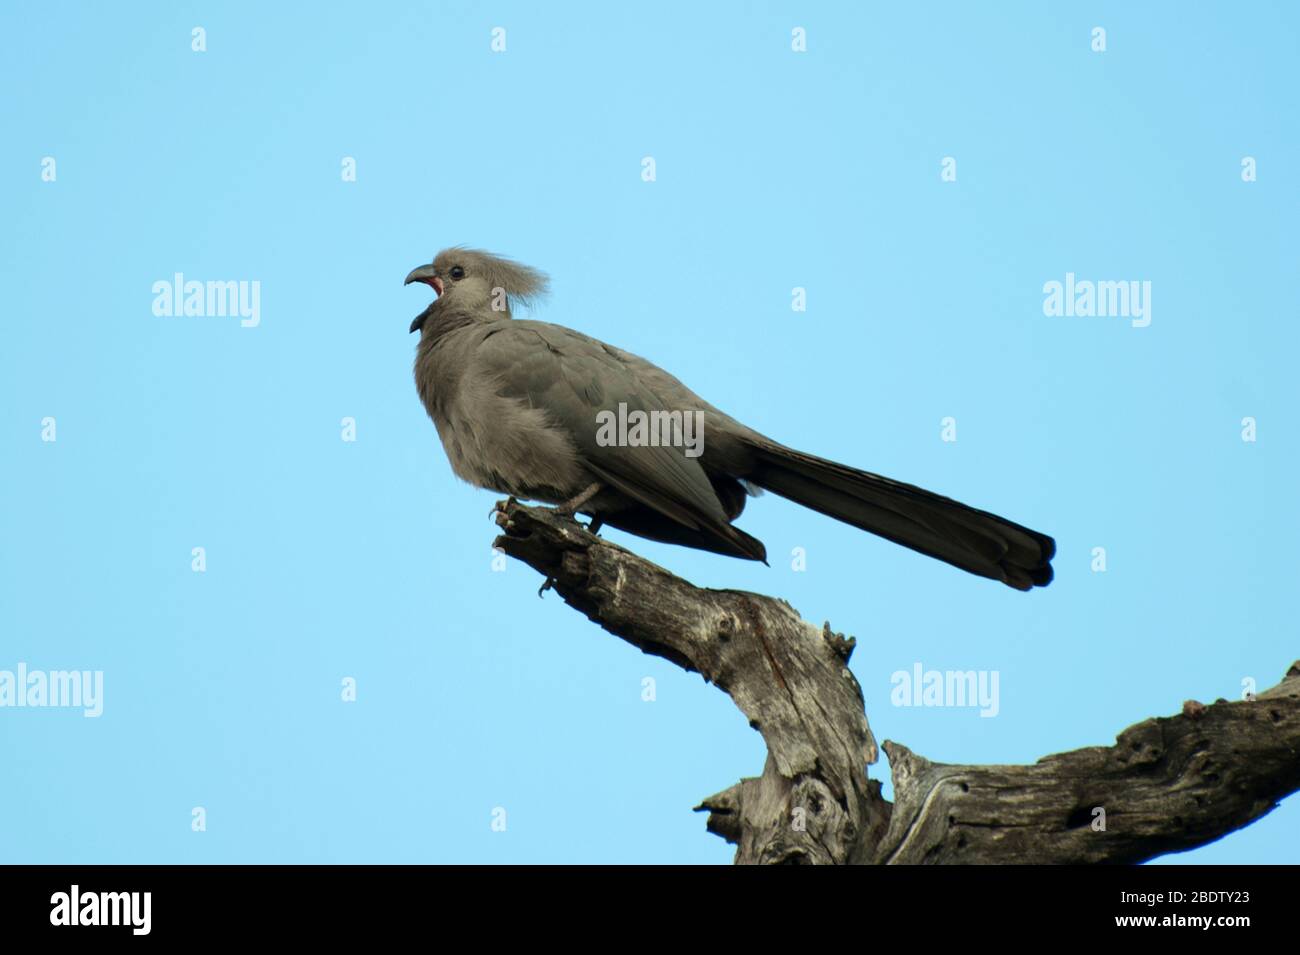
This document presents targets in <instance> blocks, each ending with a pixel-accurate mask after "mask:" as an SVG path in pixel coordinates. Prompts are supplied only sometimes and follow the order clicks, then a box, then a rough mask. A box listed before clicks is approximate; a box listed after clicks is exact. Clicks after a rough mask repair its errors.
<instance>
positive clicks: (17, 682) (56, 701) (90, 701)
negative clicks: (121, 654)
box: [0, 663, 104, 718]
mask: <svg viewBox="0 0 1300 955" xmlns="http://www.w3.org/2000/svg"><path fill="white" fill-rule="evenodd" d="M8 706H12V707H25V706H32V707H41V706H55V707H74V708H75V707H80V708H81V709H82V710H84V712H83V713H82V714H81V715H82V716H85V717H91V718H93V717H97V716H99V715H100V714H102V713H103V712H104V671H103V670H50V671H49V672H46V671H44V670H31V671H29V670H28V669H27V664H26V663H19V664H18V669H17V671H14V670H0V708H4V707H8Z"/></svg>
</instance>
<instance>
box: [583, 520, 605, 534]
mask: <svg viewBox="0 0 1300 955" xmlns="http://www.w3.org/2000/svg"><path fill="white" fill-rule="evenodd" d="M604 524H605V522H604V521H602V520H601V519H600V518H599V517H593V518H592V519H591V523H590V524H588V525H587V533H588V534H599V533H600V529H601V527H602V526H604Z"/></svg>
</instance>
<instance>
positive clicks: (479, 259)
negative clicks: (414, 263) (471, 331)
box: [405, 247, 546, 332]
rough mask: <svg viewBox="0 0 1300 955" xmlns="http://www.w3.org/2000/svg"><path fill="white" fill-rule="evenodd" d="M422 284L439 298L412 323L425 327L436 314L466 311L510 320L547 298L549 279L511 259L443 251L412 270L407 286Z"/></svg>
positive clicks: (414, 327)
mask: <svg viewBox="0 0 1300 955" xmlns="http://www.w3.org/2000/svg"><path fill="white" fill-rule="evenodd" d="M412 282H423V283H424V284H425V285H428V286H429V287H430V288H432V289H433V291H434V294H435V295H437V298H436V299H435V300H434V302H433V303H432V304H431V305H430V306H429V307H428V308H427V309H425V310H424V311H423V312H421V313H420V314H419V315H417V316H416V318H415V321H413V322H412V323H411V331H413V332H414V331H418V330H420V329H421V328H423V327H424V322H425V319H427V318H428V317H429V315H430V314H431V313H433V312H434V311H435V310H438V311H446V310H453V311H458V312H460V311H463V312H469V313H472V314H483V315H484V316H485V317H499V318H509V317H510V311H511V309H512V308H513V307H514V306H515V305H517V304H520V303H523V304H529V303H531V302H533V301H535V300H536V299H538V298H540V297H541V296H542V295H545V294H546V275H545V274H544V273H542V272H539V271H537V270H536V269H531V268H529V267H528V266H526V265H520V264H519V263H518V262H512V261H511V260H510V259H504V258H502V257H501V256H499V255H493V254H491V253H490V252H483V251H480V250H478V249H465V248H460V247H457V248H452V249H444V250H443V251H441V252H439V253H438V254H437V255H436V256H434V259H433V262H432V263H430V264H429V265H422V266H420V267H419V268H418V269H413V270H412V271H411V273H410V274H409V275H408V276H407V277H406V282H405V284H406V285H410V284H411V283H412Z"/></svg>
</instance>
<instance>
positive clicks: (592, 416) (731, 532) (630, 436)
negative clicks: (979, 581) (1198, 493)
mask: <svg viewBox="0 0 1300 955" xmlns="http://www.w3.org/2000/svg"><path fill="white" fill-rule="evenodd" d="M412 283H423V284H425V285H428V286H429V287H430V288H432V289H433V292H434V299H433V301H432V302H430V303H429V305H428V307H426V308H425V309H424V310H423V311H422V312H420V314H419V315H417V316H416V317H415V320H414V321H413V322H411V326H410V331H411V332H412V333H415V332H419V333H420V339H419V343H418V345H417V346H416V356H415V368H414V372H415V384H416V390H417V392H418V394H419V397H420V400H421V402H422V403H423V405H424V408H425V410H426V411H427V412H428V415H429V417H430V418H431V419H432V420H433V423H434V426H435V428H436V429H437V432H438V437H439V439H440V440H441V442H442V446H443V449H444V451H445V452H446V455H447V459H448V461H449V463H450V464H451V469H452V471H453V472H454V473H455V474H456V476H457V477H459V478H461V479H462V480H465V481H467V482H469V483H470V484H472V485H475V486H477V487H480V488H486V489H488V490H492V491H495V492H497V493H500V494H506V495H509V496H511V497H514V498H518V499H523V500H531V501H538V502H541V503H543V504H549V505H553V506H555V507H556V510H557V511H558V512H559V513H560V514H561V515H563V516H565V517H568V518H572V517H574V515H577V514H581V515H584V516H586V517H588V518H589V519H590V524H589V525H588V529H589V530H591V531H592V532H593V533H594V532H597V531H599V530H600V529H601V528H602V527H603V526H605V525H608V526H610V527H615V528H618V529H620V530H622V531H625V532H627V533H630V534H633V535H636V536H639V537H643V538H647V539H650V540H655V541H661V542H665V543H670V544H679V545H683V546H686V547H691V548H696V549H699V550H704V551H709V552H712V553H716V554H722V555H726V556H730V557H737V558H742V559H746V560H755V561H763V562H764V563H766V560H767V552H766V548H765V547H764V545H763V542H762V541H760V540H758V539H757V538H755V537H753V536H751V535H750V534H747V533H746V532H745V531H743V530H741V529H740V528H738V527H736V526H735V521H736V519H737V518H738V517H740V515H741V513H742V511H743V510H744V509H745V503H746V500H747V499H748V498H749V497H753V496H757V495H759V494H761V493H762V491H763V490H767V491H770V492H772V493H774V494H777V495H779V496H781V497H784V498H787V499H789V500H791V501H794V502H795V503H797V504H801V505H803V506H804V507H807V508H810V509H812V510H814V511H818V512H820V513H822V514H825V515H827V516H829V517H833V518H835V519H837V520H839V521H843V522H844V523H846V524H850V525H852V526H853V527H857V528H860V529H862V530H865V531H869V532H870V533H872V534H876V535H878V536H880V537H883V538H885V539H887V540H890V541H893V542H895V543H897V544H901V545H903V546H904V547H908V548H910V549H912V550H914V551H918V552H920V553H922V554H925V555H927V556H929V557H933V558H936V559H938V560H941V561H944V562H946V563H948V564H951V565H952V566H954V567H958V568H960V569H962V570H964V571H967V572H968V573H971V574H976V575H978V576H980V577H985V578H988V579H991V580H996V581H1001V582H1002V583H1003V584H1006V585H1007V586H1009V587H1013V588H1015V589H1016V590H1021V591H1028V590H1031V589H1032V588H1034V587H1043V586H1046V585H1047V584H1049V583H1050V582H1051V580H1052V565H1051V561H1052V557H1053V556H1054V555H1055V553H1056V544H1055V542H1054V541H1053V540H1052V538H1051V537H1049V536H1047V535H1045V534H1042V533H1039V532H1038V531H1034V530H1030V529H1029V528H1027V527H1023V526H1021V525H1020V524H1016V523H1013V522H1012V521H1009V520H1007V519H1006V518H1003V517H999V516H997V515H996V514H991V513H989V512H987V511H982V510H978V509H976V508H973V507H969V506H967V505H965V504H961V503H959V502H957V501H955V500H952V499H950V498H947V497H943V496H941V495H939V494H935V493H933V492H931V491H927V490H924V489H923V488H920V487H915V486H913V485H910V484H904V483H902V482H900V481H895V480H891V479H890V478H887V477H883V476H881V475H879V474H873V473H871V472H869V471H862V470H859V469H857V468H853V467H849V466H847V465H844V464H839V463H837V462H835V461H831V460H828V459H826V458H821V457H817V456H815V455H812V454H808V453H805V452H803V451H798V450H795V449H794V448H791V447H788V446H786V445H783V444H781V443H779V442H777V441H775V440H773V439H771V438H768V437H767V436H765V435H763V434H761V433H759V432H758V431H755V430H753V429H752V428H750V427H748V426H746V425H744V424H742V423H741V422H739V421H737V420H736V419H735V418H732V417H731V416H729V415H727V414H725V413H723V412H722V411H720V410H718V409H717V408H715V407H714V406H713V405H711V404H709V403H708V402H706V401H705V400H704V399H703V398H701V397H700V396H699V395H697V394H695V392H693V391H691V390H690V389H689V388H687V387H686V386H685V385H684V384H682V382H680V381H679V380H678V379H677V378H675V377H673V376H672V375H671V374H669V373H668V372H667V371H664V370H663V369H662V368H659V367H658V366H656V365H654V364H652V363H651V362H649V361H647V360H646V359H644V358H641V357H639V356H637V355H634V354H632V353H630V352H627V351H624V350H622V349H620V348H616V347H614V346H612V345H609V344H606V343H605V342H603V341H600V340H598V339H596V338H592V337H590V336H588V335H584V334H582V333H581V332H578V331H574V330H573V329H570V328H566V327H564V326H562V325H554V324H550V323H547V322H541V321H537V320H534V319H524V318H515V317H514V311H515V309H516V308H518V307H520V306H533V305H535V304H536V303H537V302H538V301H540V300H541V299H542V298H543V297H544V296H545V295H546V294H547V291H548V283H549V280H548V278H547V276H546V274H545V273H543V272H541V271H539V270H537V269H534V268H531V267H529V266H527V265H523V264H521V263H519V262H517V261H514V260H512V259H509V258H506V257H503V256H500V255H495V254H492V253H490V252H485V251H483V250H481V249H472V248H466V247H463V246H456V247H452V248H448V249H444V250H443V251H441V252H439V253H438V254H437V255H436V256H435V257H434V259H433V261H432V262H431V263H429V264H427V265H421V266H419V267H417V268H415V269H413V270H412V271H411V272H410V273H409V274H408V275H407V276H406V281H405V283H404V284H406V285H410V284H412ZM647 420H648V421H650V426H649V427H645V426H644V422H646V421H647ZM637 422H640V423H641V425H642V426H640V427H638V426H637V424H636V423H637ZM692 424H696V425H698V428H697V429H692V427H691V426H692ZM692 430H695V431H696V433H695V434H691V433H690V432H691V431H692ZM688 439H693V443H691V441H690V440H688Z"/></svg>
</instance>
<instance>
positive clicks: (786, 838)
mask: <svg viewBox="0 0 1300 955" xmlns="http://www.w3.org/2000/svg"><path fill="white" fill-rule="evenodd" d="M496 521H497V523H498V524H499V525H500V526H501V528H502V530H503V533H502V535H501V536H499V537H498V538H497V540H496V542H495V546H496V547H499V548H500V549H501V550H503V551H504V552H505V553H506V554H508V555H509V556H511V557H514V558H516V559H518V560H521V561H523V562H524V563H527V564H528V565H529V566H531V567H533V568H534V569H536V570H537V571H539V572H540V573H542V574H543V575H545V577H546V578H547V584H546V585H544V587H553V588H554V589H555V591H556V592H557V593H558V594H559V595H560V596H561V597H562V598H563V599H564V601H565V602H566V603H567V604H569V606H571V607H573V608H574V609H576V610H580V611H581V612H582V613H584V614H586V615H587V617H589V618H590V619H591V620H592V621H593V622H595V623H597V624H599V625H600V626H601V627H603V628H604V629H605V630H607V631H609V632H610V633H612V634H614V635H615V636H617V637H619V638H621V639H623V640H626V641H627V642H628V643H631V644H632V645H633V646H636V647H638V648H640V649H641V650H643V651H644V652H646V653H652V654H655V655H656V656H661V657H663V658H665V659H667V660H670V661H671V662H673V663H675V664H677V665H678V666H680V667H682V668H683V669H686V670H689V671H694V672H698V673H700V674H701V675H702V676H703V677H704V679H705V680H706V681H708V682H710V683H713V684H715V685H717V686H718V688H719V689H721V690H723V691H724V692H726V693H727V694H728V695H729V696H730V697H731V698H732V700H733V701H734V702H735V704H736V706H737V707H739V708H740V710H741V712H742V713H744V714H745V716H746V717H747V718H748V720H749V723H750V725H751V726H752V727H754V729H756V730H758V731H759V733H761V734H762V736H763V740H764V742H765V743H766V744H767V750H768V756H767V761H766V765H765V766H764V767H763V772H762V775H761V776H757V777H752V778H746V779H742V780H741V781H740V782H738V783H737V784H736V785H734V786H732V787H731V788H729V789H726V790H724V791H722V792H720V793H717V794H716V795H713V796H710V797H708V798H707V799H705V800H703V802H702V803H701V804H700V806H698V807H696V808H697V809H698V810H700V811H706V812H707V813H708V829H709V831H710V832H713V833H716V834H717V835H719V836H721V837H722V838H724V839H726V840H727V841H728V842H730V843H734V844H735V845H736V862H737V863H756V864H848V863H867V864H898V863H946V864H953V863H1009V862H1017V863H1098V862H1111V863H1116V862H1118V863H1124V862H1141V861H1143V860H1146V859H1150V858H1152V857H1153V856H1157V855H1160V854H1162V853H1166V852H1176V851H1181V850H1184V849H1191V848H1194V847H1196V846H1199V845H1204V844H1205V843H1207V842H1211V841H1213V840H1214V839H1217V838H1219V837H1220V836H1222V835H1224V834H1226V833H1228V832H1231V831H1232V830H1234V829H1238V828H1240V827H1242V826H1244V825H1247V824H1248V823H1250V822H1252V821H1254V820H1255V819H1258V818H1259V817H1260V816H1263V815H1265V814H1266V813H1268V812H1269V811H1271V810H1272V809H1273V808H1274V807H1275V806H1276V805H1277V802H1278V800H1280V799H1281V798H1283V797H1284V796H1286V795H1288V794H1289V793H1292V792H1294V791H1296V790H1297V789H1300V661H1298V662H1297V663H1295V664H1293V665H1292V666H1291V668H1290V670H1289V671H1288V672H1287V674H1286V676H1285V677H1284V679H1283V681H1282V682H1281V683H1280V684H1279V685H1278V686H1276V687H1273V688H1272V689H1270V690H1267V691H1265V692H1263V693H1261V694H1259V696H1258V697H1257V698H1256V699H1254V700H1250V701H1246V700H1243V701H1238V702H1227V701H1225V700H1218V701H1216V702H1215V703H1213V704H1211V705H1203V704H1200V703H1196V702H1194V701H1189V702H1187V703H1186V704H1184V706H1183V711H1182V713H1180V714H1178V715H1175V716H1170V717H1157V718H1153V719H1147V720H1144V721H1142V722H1141V723H1138V724H1136V725H1134V726H1131V727H1129V728H1128V729H1126V730H1124V731H1123V732H1122V733H1120V735H1119V737H1118V739H1117V740H1116V743H1115V745H1114V746H1094V747H1087V748H1085V749H1078V750H1073V751H1071V752H1066V753H1058V754H1055V755H1052V756H1046V757H1044V758H1043V759H1040V760H1039V761H1038V762H1037V763H1034V764H1033V765H1029V766H962V765H946V764H942V763H932V762H930V761H929V760H927V759H925V758H924V757H921V756H918V755H916V754H915V753H913V752H912V751H911V750H909V749H908V748H907V747H905V746H902V745H900V744H898V743H892V742H888V741H886V742H885V743H884V747H885V750H886V752H887V753H888V755H889V760H890V766H891V769H892V772H893V783H894V797H895V802H893V803H890V802H889V801H887V800H886V799H884V798H883V796H882V795H881V787H880V783H879V782H878V781H875V780H871V779H869V778H868V776H867V766H868V765H869V764H871V763H874V762H875V761H876V758H877V749H876V742H875V739H874V737H873V736H872V733H871V728H870V726H869V725H868V723H867V717H866V713H865V706H864V702H863V698H862V690H861V688H860V687H859V685H858V682H857V680H856V679H855V678H854V676H853V674H852V672H851V671H850V670H849V668H848V661H849V656H850V655H851V654H852V652H853V648H854V640H853V638H852V637H849V638H845V637H844V636H843V635H842V634H838V633H834V632H833V631H832V630H831V628H830V625H829V624H826V625H823V626H822V627H821V628H818V627H815V626H813V625H812V624H810V623H808V622H806V621H804V620H802V619H801V618H800V617H799V615H798V614H797V613H796V612H795V610H794V609H793V608H792V607H791V606H790V605H789V604H788V603H786V602H785V601H784V600H779V599H776V598H773V597H766V596H763V595H760V594H753V593H747V592H745V591H738V590H709V589H704V588H700V587H696V586H694V585H692V584H690V583H688V582H687V581H685V580H682V579H681V578H679V577H676V576H674V575H672V574H670V573H669V572H668V571H666V570H664V569H663V568H662V567H659V566H657V565H655V564H652V563H650V562H649V561H647V560H645V559H644V558H642V557H639V556H637V555H636V554H634V553H632V552H631V551H629V550H627V549H625V548H623V547H620V546H618V545H617V544H613V543H610V542H609V541H606V540H603V539H602V538H599V537H596V536H595V535H593V534H590V533H589V532H588V531H587V530H586V529H585V528H583V527H582V526H580V525H579V524H577V523H576V522H574V521H572V520H570V519H568V518H564V517H560V516H559V515H557V514H556V513H555V512H554V511H551V510H549V509H546V508H536V507H526V506H524V505H521V504H518V503H517V502H515V501H514V500H510V501H506V502H503V503H501V504H498V505H497V511H496Z"/></svg>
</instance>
